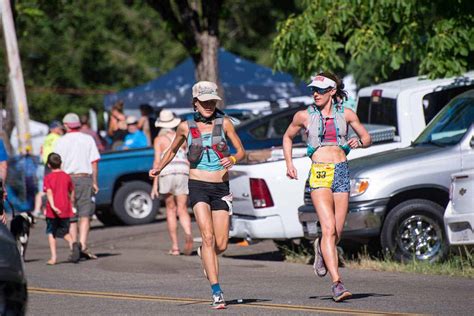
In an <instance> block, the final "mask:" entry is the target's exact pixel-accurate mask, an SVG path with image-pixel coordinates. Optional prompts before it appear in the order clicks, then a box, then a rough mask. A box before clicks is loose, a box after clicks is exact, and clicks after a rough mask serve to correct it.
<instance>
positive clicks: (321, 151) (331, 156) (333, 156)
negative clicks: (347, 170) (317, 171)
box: [311, 145, 347, 163]
mask: <svg viewBox="0 0 474 316" xmlns="http://www.w3.org/2000/svg"><path fill="white" fill-rule="evenodd" d="M311 160H312V161H313V162H330V163H338V162H343V161H346V160H347V158H346V154H345V153H344V150H342V149H341V148H340V147H339V146H337V145H334V146H322V147H319V148H318V149H317V150H316V151H315V152H314V154H313V156H311Z"/></svg>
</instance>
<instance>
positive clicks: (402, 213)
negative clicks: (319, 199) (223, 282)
mask: <svg viewBox="0 0 474 316" xmlns="http://www.w3.org/2000/svg"><path fill="white" fill-rule="evenodd" d="M473 167H474V90H470V91H467V92H465V93H462V94H461V95H459V96H457V97H456V98H454V99H453V100H452V101H451V102H450V103H448V105H446V107H444V108H443V109H442V110H441V112H439V114H438V115H436V116H435V117H434V119H433V120H432V121H431V122H430V123H429V124H428V126H427V127H426V128H425V130H424V131H423V132H422V133H421V134H420V136H419V137H418V138H417V139H416V140H415V141H414V142H413V143H412V145H410V146H409V147H406V148H401V149H394V150H391V151H388V152H385V153H379V154H375V155H372V156H369V157H364V158H359V159H354V160H351V161H349V169H350V177H351V193H350V200H349V213H348V215H347V219H346V223H345V226H344V231H343V236H342V238H360V237H363V238H367V239H369V238H373V237H375V238H374V239H375V240H379V241H380V245H381V246H382V250H383V251H384V253H388V254H389V255H391V256H393V257H394V258H395V259H397V260H400V261H404V260H412V259H413V258H416V259H418V260H425V261H430V262H434V261H437V260H440V259H442V258H443V257H444V256H445V255H446V254H447V252H448V249H449V247H448V246H449V243H448V240H447V238H446V233H445V230H444V223H443V214H444V211H445V209H446V206H447V205H448V201H449V193H448V192H449V187H450V184H451V174H453V173H456V172H461V171H465V170H469V169H472V168H473ZM307 187H308V184H306V188H307ZM471 202H472V200H471ZM471 207H472V203H471ZM299 220H300V221H301V223H302V224H303V228H304V232H305V236H306V237H308V238H311V239H312V238H314V237H316V236H317V235H318V233H319V227H318V225H319V223H318V218H317V215H316V212H315V210H314V207H313V205H312V202H311V198H310V193H309V190H305V205H304V206H301V207H300V208H299Z"/></svg>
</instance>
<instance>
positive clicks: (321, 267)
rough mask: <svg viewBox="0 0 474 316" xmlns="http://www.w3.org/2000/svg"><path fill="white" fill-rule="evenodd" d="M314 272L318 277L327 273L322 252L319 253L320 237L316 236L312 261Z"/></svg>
mask: <svg viewBox="0 0 474 316" xmlns="http://www.w3.org/2000/svg"><path fill="white" fill-rule="evenodd" d="M313 269H314V273H315V274H316V275H317V276H318V277H323V276H325V275H326V274H327V273H328V270H327V269H326V264H325V263H324V258H323V254H322V253H321V239H319V238H316V240H315V241H314V263H313Z"/></svg>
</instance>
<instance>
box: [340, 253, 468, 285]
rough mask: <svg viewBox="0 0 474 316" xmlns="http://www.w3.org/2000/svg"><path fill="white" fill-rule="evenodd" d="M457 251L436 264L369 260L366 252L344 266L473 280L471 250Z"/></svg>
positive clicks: (416, 261)
mask: <svg viewBox="0 0 474 316" xmlns="http://www.w3.org/2000/svg"><path fill="white" fill-rule="evenodd" d="M457 250H458V251H457V254H451V255H450V256H449V257H448V259H446V260H445V261H443V262H436V263H430V262H424V261H418V260H411V261H407V262H405V263H400V262H398V261H395V260H392V259H388V258H382V259H381V258H371V257H370V256H369V255H368V254H367V252H365V253H362V254H360V255H359V256H358V258H356V259H353V260H346V266H347V267H349V268H353V269H365V270H375V271H388V272H407V273H420V274H431V275H448V276H459V277H467V278H471V279H472V278H474V253H473V250H469V249H467V248H465V247H464V248H461V247H460V248H458V249H457Z"/></svg>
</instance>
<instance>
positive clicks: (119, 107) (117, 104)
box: [112, 100, 124, 113]
mask: <svg viewBox="0 0 474 316" xmlns="http://www.w3.org/2000/svg"><path fill="white" fill-rule="evenodd" d="M123 106H124V104H123V101H122V100H118V101H117V102H115V103H114V105H112V110H117V111H119V112H120V113H123Z"/></svg>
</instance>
